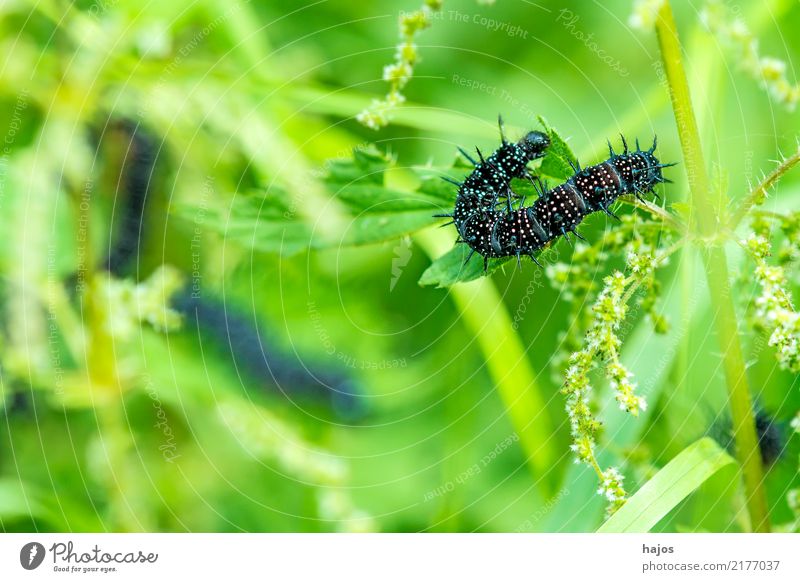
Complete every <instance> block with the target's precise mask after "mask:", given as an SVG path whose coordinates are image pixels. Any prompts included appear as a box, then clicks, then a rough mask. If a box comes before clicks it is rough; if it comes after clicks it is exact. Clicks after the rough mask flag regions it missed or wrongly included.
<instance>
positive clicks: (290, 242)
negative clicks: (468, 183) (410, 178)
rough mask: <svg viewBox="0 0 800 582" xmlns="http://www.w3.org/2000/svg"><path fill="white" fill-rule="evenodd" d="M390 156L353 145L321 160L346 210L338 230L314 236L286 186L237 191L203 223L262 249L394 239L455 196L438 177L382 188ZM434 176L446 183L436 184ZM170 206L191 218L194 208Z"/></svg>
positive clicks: (425, 222)
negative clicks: (412, 187)
mask: <svg viewBox="0 0 800 582" xmlns="http://www.w3.org/2000/svg"><path fill="white" fill-rule="evenodd" d="M391 166H392V159H391V158H389V157H388V156H386V155H385V154H383V153H382V152H380V151H379V150H377V149H376V148H374V147H369V148H357V149H355V150H354V151H353V156H352V157H351V158H347V159H340V160H333V161H329V162H328V163H327V164H326V170H327V173H326V175H325V177H324V178H323V183H324V184H325V186H326V187H327V188H328V190H329V192H330V195H331V197H333V198H335V199H336V200H338V201H339V202H340V203H341V205H342V206H343V207H344V208H345V209H346V210H347V211H348V213H349V216H350V219H349V220H348V221H345V228H344V229H343V230H342V232H341V236H339V237H335V238H333V239H331V238H330V237H320V236H315V233H314V230H313V226H312V225H309V224H307V223H306V221H305V220H304V217H303V215H302V213H300V212H297V208H296V204H297V203H296V202H293V200H292V196H291V195H290V194H289V192H287V191H286V190H285V189H283V188H281V187H278V186H271V187H270V189H269V191H268V192H263V191H251V192H244V193H236V194H234V195H233V196H232V200H231V203H230V206H229V207H228V208H226V209H224V210H222V209H216V210H214V209H209V210H208V211H207V220H206V224H207V225H208V226H209V227H210V228H213V229H214V230H216V231H217V232H219V233H220V234H221V235H222V236H224V237H225V238H226V239H227V240H231V241H234V242H236V243H238V244H241V245H242V246H245V247H247V248H253V249H256V250H259V251H262V252H270V253H280V254H282V255H291V254H294V253H298V252H301V251H304V250H307V249H323V248H335V247H339V246H357V245H366V244H372V243H379V242H384V241H390V240H394V239H397V238H399V237H401V236H403V235H406V234H410V233H412V232H415V231H417V230H420V229H422V228H425V227H427V226H430V225H432V224H435V222H436V219H434V218H433V215H434V214H437V213H439V212H442V211H444V212H447V211H448V210H447V209H449V208H452V203H453V201H454V200H455V192H453V186H452V185H448V184H447V183H446V182H444V181H443V180H441V179H439V178H438V177H437V178H436V179H435V180H434V179H433V178H431V179H430V180H425V181H423V185H424V188H421V189H420V190H419V191H406V190H397V189H392V188H387V187H386V186H385V180H386V172H387V170H389V169H390V168H391ZM434 182H441V183H442V185H443V186H445V187H447V186H449V187H450V189H449V191H448V190H447V188H441V189H439V188H438V186H434V185H433V183H434ZM175 212H176V213H177V214H179V215H182V216H185V217H186V218H189V219H192V217H193V216H195V215H196V212H197V211H196V209H195V208H188V207H185V206H179V207H178V208H176V209H175Z"/></svg>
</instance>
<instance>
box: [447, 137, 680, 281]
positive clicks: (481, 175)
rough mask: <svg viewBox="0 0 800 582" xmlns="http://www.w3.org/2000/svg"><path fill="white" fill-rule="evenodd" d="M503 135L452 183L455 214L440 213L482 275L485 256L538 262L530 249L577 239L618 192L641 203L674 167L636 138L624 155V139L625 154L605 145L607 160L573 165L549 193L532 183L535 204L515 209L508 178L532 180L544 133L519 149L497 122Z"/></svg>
mask: <svg viewBox="0 0 800 582" xmlns="http://www.w3.org/2000/svg"><path fill="white" fill-rule="evenodd" d="M501 138H502V142H503V143H502V145H501V147H500V148H499V149H498V150H497V151H496V152H495V153H494V154H492V155H491V156H489V158H487V159H485V160H484V159H483V156H481V162H480V163H477V162H475V161H474V160H471V159H470V158H469V156H467V158H468V159H470V161H472V162H473V164H474V165H475V169H474V170H473V172H472V173H471V174H470V175H469V176H468V177H467V178H466V179H465V180H464V182H462V183H458V182H455V183H456V184H457V185H458V187H459V190H458V196H457V197H456V203H455V209H454V211H453V213H452V214H447V215H441V216H449V217H452V219H453V223H454V224H455V226H456V230H457V231H458V234H459V237H460V238H459V241H458V242H460V243H465V244H467V245H468V246H469V247H470V249H471V252H470V253H469V256H468V257H467V262H468V261H469V260H470V259H471V258H472V256H473V255H474V254H475V253H478V254H480V255H481V256H482V257H483V261H484V270H486V269H488V265H489V259H490V258H501V257H513V256H516V257H517V261H519V260H520V257H521V256H522V255H523V254H524V255H528V256H530V257H531V259H532V260H533V261H534V262H537V263H538V261H536V257H535V255H534V254H533V253H534V252H535V251H537V250H539V249H541V248H542V247H544V246H545V245H546V244H548V243H549V242H550V241H552V240H553V239H555V238H556V237H558V236H561V235H564V236H565V237H566V238H567V240H569V236H568V233H570V232H572V233H573V234H574V235H575V236H577V237H579V238H582V237H580V235H579V234H578V233H577V231H576V228H577V226H578V225H579V224H580V223H581V221H582V220H583V219H584V218H585V217H586V216H587V215H588V214H591V213H592V212H598V211H603V212H606V213H607V214H609V215H610V216H614V217H615V215H614V214H613V213H612V212H611V210H610V208H609V207H610V206H611V205H612V204H613V203H614V202H615V201H616V200H617V198H619V197H620V196H622V195H623V194H633V195H635V196H636V197H637V198H641V197H642V195H643V194H645V193H648V192H653V188H654V187H655V185H656V184H658V183H659V182H666V181H668V180H666V179H665V178H664V177H663V176H662V174H661V169H662V168H665V167H668V166H671V165H673V164H662V163H661V162H660V161H659V160H658V158H656V157H655V155H654V152H655V149H656V140H655V139H653V146H652V147H651V148H650V149H648V150H642V149H641V148H640V147H639V143H638V140H637V143H636V150H635V151H629V150H628V145H627V143H626V142H625V139H624V138H622V144H623V147H624V151H623V153H621V154H617V153H615V152H614V150H613V148H612V147H611V144H610V143H609V156H610V157H609V158H608V159H607V160H606V161H604V162H601V163H600V164H597V165H594V166H590V167H588V168H584V169H581V168H580V167H579V166H577V165H576V166H574V167H573V169H574V170H575V174H574V175H573V176H572V177H570V178H569V179H568V180H567V181H566V182H564V183H563V184H561V185H559V186H556V187H555V188H553V189H552V190H551V189H548V188H547V187H546V186H545V185H544V184H542V182H541V181H538V180H537V181H535V182H534V185H535V186H536V188H537V192H538V193H539V197H538V199H537V200H536V201H535V202H534V203H533V204H532V205H531V206H524V199H523V200H522V201H521V202H520V204H519V206H518V208H516V209H514V208H513V206H512V202H511V200H512V198H513V197H514V196H515V195H514V193H513V192H512V191H511V188H510V181H511V179H512V178H521V177H528V178H531V176H530V175H529V174H528V171H527V169H526V165H527V163H528V162H529V161H531V160H533V159H535V158H538V157H542V156H543V155H544V151H545V149H546V148H547V147H548V146H549V144H550V141H549V139H548V138H547V136H546V135H545V134H542V133H540V132H530V133H528V134H527V135H526V136H525V137H524V138H523V139H522V140H520V142H518V143H517V144H509V143H508V142H507V141H506V140H505V137H503V134H502V125H501ZM462 153H464V152H463V151H462ZM464 155H466V154H465V153H464ZM531 179H532V178H531ZM500 197H505V200H506V208H503V209H498V202H499V199H500Z"/></svg>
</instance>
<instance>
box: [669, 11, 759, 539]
mask: <svg viewBox="0 0 800 582" xmlns="http://www.w3.org/2000/svg"><path fill="white" fill-rule="evenodd" d="M656 32H657V34H658V42H659V47H660V49H661V57H662V59H663V62H664V70H665V73H666V76H667V81H668V83H669V89H670V97H671V99H672V108H673V111H674V114H675V121H676V123H677V126H678V133H679V136H680V140H681V148H682V150H683V159H684V164H685V168H686V174H687V180H688V184H689V192H690V194H691V199H692V206H693V209H694V215H695V220H694V221H693V222H694V223H695V224H694V226H695V228H696V229H697V232H698V235H700V236H701V237H703V238H706V239H707V242H710V243H711V244H710V245H709V246H708V248H706V249H705V251H704V252H703V260H704V263H705V267H706V273H707V277H708V285H709V293H710V294H711V298H712V301H713V303H714V304H715V305H716V306H717V312H716V314H715V317H714V324H715V327H716V331H717V335H718V337H719V342H720V347H721V349H722V357H723V369H724V371H725V381H726V385H727V389H728V399H729V403H730V409H731V416H732V418H733V428H734V431H735V432H734V435H735V441H736V456H737V458H738V460H739V463H740V465H741V467H742V473H743V477H744V487H745V493H746V496H747V508H748V511H749V513H750V522H751V527H752V529H753V531H769V516H768V513H767V501H766V495H765V494H764V488H763V475H762V470H761V456H760V454H759V450H758V440H757V437H756V429H755V420H754V418H753V406H752V402H751V398H750V391H749V388H748V386H747V373H746V370H745V365H744V357H743V355H742V348H741V344H740V342H739V334H738V325H737V320H736V313H735V311H734V308H733V302H732V300H731V296H730V289H729V284H728V282H729V275H728V264H727V258H726V256H725V249H724V248H723V247H722V246H720V245H719V244H718V241H717V240H716V239H717V236H718V231H719V222H718V217H717V213H716V211H715V208H714V204H713V202H712V200H711V189H710V182H709V180H708V175H707V173H706V165H705V159H704V156H703V151H702V148H701V145H700V135H699V133H698V130H697V121H696V119H695V116H694V110H693V109H692V100H691V95H690V93H689V84H688V82H687V80H686V72H685V71H684V68H683V63H682V60H681V59H682V57H681V45H680V40H679V38H678V31H677V27H676V25H675V19H674V17H673V15H672V7H671V6H670V3H669V1H668V0H666V1H665V2H664V3H663V5H662V7H661V10H660V11H659V18H658V20H657V22H656Z"/></svg>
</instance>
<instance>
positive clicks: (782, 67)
mask: <svg viewBox="0 0 800 582" xmlns="http://www.w3.org/2000/svg"><path fill="white" fill-rule="evenodd" d="M663 4H664V0H635V2H634V4H633V12H632V13H631V15H630V17H629V18H628V24H629V25H630V26H631V27H632V28H637V29H640V30H644V31H650V30H652V29H653V27H654V26H655V24H656V20H657V19H658V12H659V10H660V9H661V7H662V5H663ZM700 21H701V22H702V23H703V26H705V27H706V28H707V29H708V31H709V32H710V33H711V34H713V35H714V36H715V37H716V38H718V39H719V41H720V43H722V44H723V45H724V46H725V47H726V48H728V49H729V50H730V51H731V52H733V53H734V57H735V60H736V62H737V63H738V64H739V68H741V69H742V70H743V71H744V72H746V73H747V74H748V75H749V76H750V77H752V78H753V79H754V80H756V81H757V82H758V83H759V85H760V86H761V87H762V88H764V89H765V90H766V91H767V93H769V95H770V96H771V97H772V99H773V100H774V101H775V102H777V103H780V104H781V105H785V106H786V107H787V108H788V109H789V110H790V111H792V110H794V108H795V106H796V105H797V102H798V101H800V85H798V84H792V83H790V82H789V79H788V78H787V76H786V68H787V66H786V62H785V61H783V60H781V59H776V58H774V57H764V56H761V54H760V52H759V47H758V38H756V36H755V35H754V34H753V33H752V32H751V31H750V29H749V28H748V27H747V24H746V23H745V22H744V20H742V19H741V18H740V17H738V14H736V13H734V12H733V10H732V9H731V8H729V6H728V3H726V2H724V1H723V0H707V1H706V3H705V6H704V7H703V9H702V11H701V12H700Z"/></svg>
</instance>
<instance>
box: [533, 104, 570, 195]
mask: <svg viewBox="0 0 800 582" xmlns="http://www.w3.org/2000/svg"><path fill="white" fill-rule="evenodd" d="M539 123H541V124H542V125H543V126H544V128H545V131H546V132H547V135H548V136H550V147H549V148H547V154H546V155H545V156H544V158H543V159H542V164H541V165H540V166H539V172H538V173H539V174H540V175H541V176H542V179H547V178H549V179H552V180H554V181H556V182H557V183H558V184H560V183H561V182H563V181H564V180H566V179H567V178H569V177H570V176H572V174H574V173H575V172H574V171H573V170H572V164H575V163H576V161H577V158H576V157H575V154H574V153H572V150H571V149H570V147H569V146H568V145H567V142H566V140H564V138H562V137H561V136H560V135H559V134H558V132H556V130H555V129H553V128H552V127H550V126H549V125H547V122H546V121H545V120H544V118H543V117H539ZM570 162H571V163H570ZM554 185H555V184H554Z"/></svg>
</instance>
